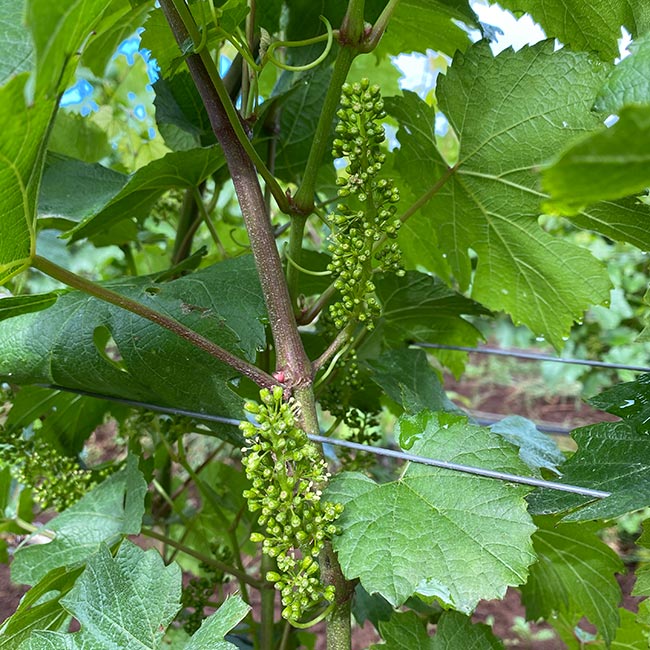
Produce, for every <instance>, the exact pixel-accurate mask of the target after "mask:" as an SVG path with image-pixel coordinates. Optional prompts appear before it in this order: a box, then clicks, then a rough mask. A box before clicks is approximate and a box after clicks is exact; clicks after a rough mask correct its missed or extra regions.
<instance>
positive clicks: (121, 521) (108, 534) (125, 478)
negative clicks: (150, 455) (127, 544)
mask: <svg viewBox="0 0 650 650" xmlns="http://www.w3.org/2000/svg"><path fill="white" fill-rule="evenodd" d="M146 491H147V484H146V483H145V481H144V478H143V477H142V474H141V473H140V471H139V470H138V467H137V460H136V459H135V457H134V456H130V457H129V459H128V461H127V464H126V467H125V468H123V469H122V470H120V471H119V472H117V473H115V474H113V475H112V476H109V478H107V479H106V480H105V481H104V482H103V483H100V484H99V485H98V486H97V487H95V488H94V489H93V490H91V491H90V492H88V493H87V494H85V495H84V496H83V497H81V499H79V501H77V502H76V503H75V504H73V505H72V506H70V507H69V508H68V509H67V510H64V511H63V512H62V513H61V514H60V515H58V516H56V517H55V518H54V519H52V520H51V521H49V522H48V523H47V525H46V526H45V529H46V530H47V531H49V532H50V533H53V534H54V539H52V541H50V542H48V543H47V544H33V545H28V546H22V547H21V548H20V549H18V550H17V551H16V554H15V557H14V561H13V563H12V564H11V579H12V580H13V581H14V582H18V583H23V584H29V585H34V584H36V583H37V582H38V581H39V580H41V579H42V578H43V577H44V576H45V575H46V574H47V573H48V572H49V571H52V570H53V569H56V568H59V567H72V566H77V565H79V564H82V563H83V562H85V561H86V560H87V559H88V558H89V557H90V556H91V555H92V554H93V553H95V552H96V551H97V549H98V548H99V547H100V545H101V544H104V543H105V544H114V543H115V542H116V541H118V540H119V539H120V538H121V537H122V535H137V534H138V533H139V532H140V526H141V524H142V515H143V514H144V496H145V493H146Z"/></svg>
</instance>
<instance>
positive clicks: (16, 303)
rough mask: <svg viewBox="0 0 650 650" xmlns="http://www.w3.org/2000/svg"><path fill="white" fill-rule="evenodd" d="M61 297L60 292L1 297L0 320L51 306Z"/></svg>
mask: <svg viewBox="0 0 650 650" xmlns="http://www.w3.org/2000/svg"><path fill="white" fill-rule="evenodd" d="M58 297H59V292H56V291H53V292H51V293H38V294H32V295H25V296H11V297H9V298H0V320H4V319H5V318H14V317H15V316H20V315H21V314H30V313H32V312H34V311H41V310H42V309H47V308H48V307H51V306H52V305H53V304H54V303H55V302H56V301H57V298H58Z"/></svg>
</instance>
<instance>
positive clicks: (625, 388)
mask: <svg viewBox="0 0 650 650" xmlns="http://www.w3.org/2000/svg"><path fill="white" fill-rule="evenodd" d="M648 383H650V375H641V377H640V378H639V379H638V380H636V381H632V382H627V383H624V384H619V385H618V386H614V387H613V388H611V389H609V390H607V391H604V392H603V393H601V394H600V395H598V396H597V397H594V398H592V399H591V400H589V401H590V402H591V403H592V404H593V405H594V406H596V407H597V408H601V409H604V410H606V411H608V412H609V413H613V414H614V415H619V416H620V417H622V418H624V419H623V420H622V421H620V422H600V423H598V424H592V425H589V426H586V427H581V428H580V429H576V430H575V431H573V432H572V434H571V436H572V437H573V439H574V440H575V441H576V443H577V444H578V450H577V451H576V452H575V453H574V455H573V456H571V458H570V459H569V460H567V462H566V463H564V464H563V465H562V466H561V467H560V471H561V472H562V481H563V482H565V483H571V484H574V485H579V486H582V487H587V488H594V489H598V490H604V491H606V492H611V496H610V497H608V498H606V499H602V500H598V501H595V502H593V503H590V499H589V498H587V497H582V496H579V495H573V494H568V493H561V492H557V491H552V490H537V491H535V492H534V493H532V494H531V495H530V496H529V501H530V504H531V510H532V511H533V512H534V513H537V514H553V513H557V512H566V511H569V510H573V509H576V508H580V506H585V507H582V508H580V509H577V510H575V512H570V513H569V514H568V515H566V516H565V518H564V520H565V521H582V520H590V519H605V518H611V517H617V516H619V515H622V514H624V513H626V512H631V511H633V510H638V509H639V508H643V507H645V506H647V504H648V503H650V453H649V451H648V450H649V443H650V429H649V428H648V417H649V415H650V407H649V406H648V388H647V386H648Z"/></svg>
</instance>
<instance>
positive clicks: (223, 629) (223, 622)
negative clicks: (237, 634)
mask: <svg viewBox="0 0 650 650" xmlns="http://www.w3.org/2000/svg"><path fill="white" fill-rule="evenodd" d="M249 609H250V606H249V605H247V604H246V603H245V602H244V601H243V600H242V599H241V598H240V597H239V596H235V597H232V598H228V599H226V601H225V602H224V603H223V604H222V605H221V606H220V607H219V609H218V610H217V611H216V612H215V613H214V614H212V615H211V616H208V618H206V619H205V620H204V621H203V624H202V625H201V627H200V628H199V629H198V630H197V631H196V632H195V633H194V634H193V635H192V638H191V639H190V642H189V643H188V644H187V645H186V646H185V648H184V650H236V648H237V646H236V645H234V644H232V643H228V642H227V641H224V640H223V637H224V636H226V634H228V632H230V630H232V628H233V627H235V625H237V623H239V621H241V620H242V618H244V616H246V614H247V613H248V610H249Z"/></svg>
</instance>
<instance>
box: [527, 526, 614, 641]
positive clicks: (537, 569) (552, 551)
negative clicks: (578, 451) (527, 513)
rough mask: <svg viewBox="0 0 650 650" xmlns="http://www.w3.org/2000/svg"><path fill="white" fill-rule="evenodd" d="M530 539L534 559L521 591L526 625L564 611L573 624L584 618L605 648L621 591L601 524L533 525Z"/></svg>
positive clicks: (611, 552) (609, 639) (611, 551)
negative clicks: (594, 627)
mask: <svg viewBox="0 0 650 650" xmlns="http://www.w3.org/2000/svg"><path fill="white" fill-rule="evenodd" d="M536 523H537V524H538V526H539V528H538V530H537V531H536V532H535V534H534V535H533V547H534V548H535V552H536V554H537V557H538V560H537V562H536V563H535V564H533V565H532V566H531V567H530V575H529V577H528V582H527V583H526V584H525V585H523V586H522V587H521V588H520V589H521V594H522V600H523V603H524V605H525V606H526V615H527V617H528V619H529V620H537V619H539V618H546V619H550V618H551V616H552V614H553V613H554V612H562V613H563V614H565V615H566V616H568V617H569V618H570V620H572V621H573V624H574V625H577V624H578V622H579V621H580V619H581V618H582V617H583V616H586V617H587V618H588V619H589V621H590V622H591V623H592V624H593V625H595V626H596V627H597V628H598V630H599V632H600V633H601V634H602V635H603V638H604V639H605V641H606V642H607V643H608V644H609V643H611V641H612V640H613V638H614V636H615V634H616V629H617V627H618V624H619V615H618V604H619V602H620V600H621V597H622V595H621V588H620V587H619V584H618V582H617V581H616V578H615V576H614V574H615V573H620V572H622V571H623V563H622V562H621V560H620V558H619V557H618V556H617V555H616V553H615V552H614V551H613V550H612V549H611V548H609V546H607V544H605V543H604V542H603V541H601V539H600V538H599V537H598V529H599V528H600V525H594V524H557V522H556V521H554V520H553V519H551V518H550V517H545V518H540V519H539V521H536Z"/></svg>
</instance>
